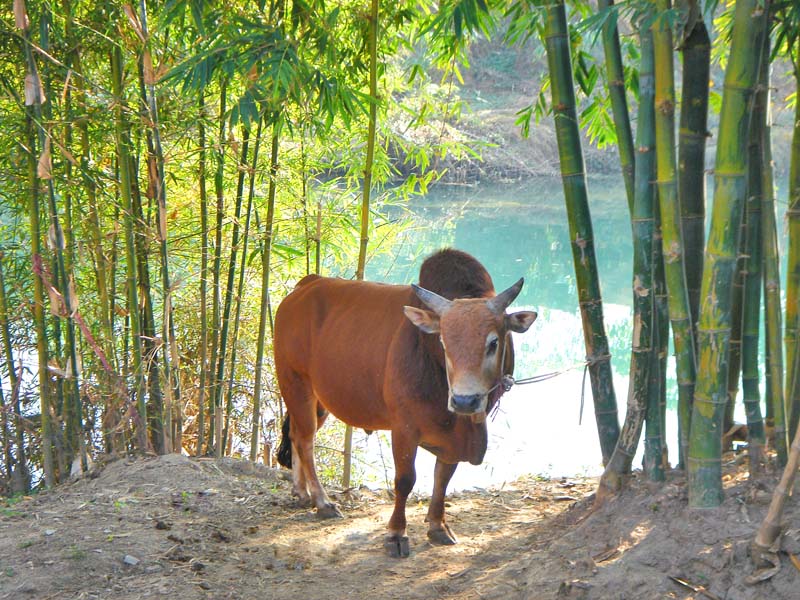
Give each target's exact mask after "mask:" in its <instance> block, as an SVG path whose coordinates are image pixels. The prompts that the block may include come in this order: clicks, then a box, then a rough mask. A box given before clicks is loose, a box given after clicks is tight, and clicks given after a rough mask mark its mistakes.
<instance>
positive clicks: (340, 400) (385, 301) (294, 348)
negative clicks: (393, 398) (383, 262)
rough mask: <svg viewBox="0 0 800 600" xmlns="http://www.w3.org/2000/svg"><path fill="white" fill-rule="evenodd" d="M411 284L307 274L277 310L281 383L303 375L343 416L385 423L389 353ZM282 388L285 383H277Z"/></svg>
mask: <svg viewBox="0 0 800 600" xmlns="http://www.w3.org/2000/svg"><path fill="white" fill-rule="evenodd" d="M412 302H413V292H412V291H411V288H410V286H396V285H386V284H379V283H370V282H360V281H347V280H343V279H332V278H327V277H319V276H309V277H306V278H304V279H303V280H301V281H300V283H298V285H297V287H296V288H295V289H294V291H292V293H290V294H289V295H288V296H287V297H286V298H285V299H284V300H283V302H282V303H281V305H280V306H279V307H278V311H277V313H276V315H275V341H274V350H275V365H276V369H277V371H278V377H279V380H280V379H281V378H287V377H301V378H303V379H304V381H305V382H306V383H307V384H308V385H309V386H310V388H311V390H312V391H313V393H314V395H315V396H316V397H317V399H318V400H319V401H320V402H321V403H322V404H323V405H324V406H325V408H327V409H328V410H329V411H331V412H332V413H333V414H334V415H336V416H337V417H339V418H340V419H341V420H343V421H345V422H347V423H350V424H351V425H354V426H356V427H363V428H366V429H386V428H388V427H389V423H388V420H387V419H388V417H387V410H386V406H385V404H384V399H383V382H384V376H385V372H386V357H387V353H388V350H389V348H390V346H391V343H392V339H393V338H394V337H395V336H396V334H397V331H398V328H400V327H407V326H408V324H407V321H406V319H405V316H404V315H403V306H404V305H406V304H410V303H412ZM282 385H283V384H282Z"/></svg>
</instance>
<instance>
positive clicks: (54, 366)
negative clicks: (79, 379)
mask: <svg viewBox="0 0 800 600" xmlns="http://www.w3.org/2000/svg"><path fill="white" fill-rule="evenodd" d="M47 370H48V371H50V372H51V373H52V374H53V375H55V376H56V377H60V378H62V379H65V378H66V377H67V372H66V371H64V369H62V368H61V366H60V365H59V364H58V363H57V362H56V361H55V359H52V358H51V359H50V362H48V363H47Z"/></svg>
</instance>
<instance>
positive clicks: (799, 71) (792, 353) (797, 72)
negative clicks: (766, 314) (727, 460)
mask: <svg viewBox="0 0 800 600" xmlns="http://www.w3.org/2000/svg"><path fill="white" fill-rule="evenodd" d="M795 60H797V62H795V64H794V76H795V80H796V83H797V87H796V89H797V90H798V91H799V92H800V59H795ZM786 220H787V223H788V229H789V249H788V253H787V255H788V264H787V269H786V331H785V342H784V343H785V346H786V392H785V401H784V402H785V405H784V402H781V405H784V406H785V408H784V410H783V411H782V410H781V409H780V408H779V407H778V404H777V398H773V399H772V400H773V410H774V411H775V449H776V450H778V452H779V456H780V457H781V463H782V464H785V462H786V458H785V457H786V439H785V435H786V432H785V431H779V426H780V425H784V423H779V419H780V418H781V415H779V414H778V413H779V412H784V411H785V415H783V418H784V419H785V421H786V423H787V424H788V427H789V431H794V430H795V429H797V423H798V421H800V351H798V348H799V347H800V342H798V339H799V338H800V102H795V114H794V127H793V133H792V153H791V159H790V161H789V207H788V209H787V210H786ZM764 242H765V244H766V243H767V242H768V240H767V239H766V238H765V239H764ZM767 250H768V251H769V248H768V249H767ZM767 256H771V254H767ZM766 277H768V278H769V275H766ZM768 281H769V282H770V284H774V283H775V281H776V280H775V279H768ZM768 285H769V284H768ZM769 293H770V290H769V289H768V290H767V294H769ZM767 298H768V299H769V296H767ZM767 323H768V324H769V321H767ZM767 339H769V338H767ZM774 375H776V374H774V373H773V376H774ZM775 381H779V380H778V379H777V378H775V377H773V383H774V382H775ZM776 396H777V394H776ZM793 428H794V429H793ZM779 438H780V439H779Z"/></svg>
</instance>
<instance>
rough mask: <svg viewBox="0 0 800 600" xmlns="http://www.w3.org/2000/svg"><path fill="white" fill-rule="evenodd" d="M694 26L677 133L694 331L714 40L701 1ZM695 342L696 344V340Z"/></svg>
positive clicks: (687, 43) (687, 42)
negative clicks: (712, 43) (707, 25)
mask: <svg viewBox="0 0 800 600" xmlns="http://www.w3.org/2000/svg"><path fill="white" fill-rule="evenodd" d="M687 4H688V8H687V11H688V13H689V17H688V18H689V22H688V23H687V26H686V31H687V34H688V35H686V36H685V37H684V39H683V40H682V43H681V45H680V51H681V54H682V55H683V71H682V73H683V84H682V86H681V117H680V128H679V132H678V198H679V199H680V207H681V223H682V233H683V247H684V253H685V256H686V261H685V267H686V287H687V290H688V293H689V309H690V313H691V315H692V324H693V328H694V329H695V330H696V327H697V318H698V315H699V312H700V283H701V281H702V278H703V258H702V257H703V246H704V243H705V201H706V185H705V163H706V139H707V138H708V131H707V129H708V94H709V85H708V82H709V81H710V79H711V76H710V69H711V66H710V65H711V41H710V39H709V37H708V30H707V29H706V25H705V23H704V22H703V16H702V13H701V11H700V7H699V2H698V1H697V0H689V1H688V2H687ZM695 341H696V340H695Z"/></svg>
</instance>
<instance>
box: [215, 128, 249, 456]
mask: <svg viewBox="0 0 800 600" xmlns="http://www.w3.org/2000/svg"><path fill="white" fill-rule="evenodd" d="M249 146H250V131H249V130H248V129H245V133H244V141H243V143H242V156H241V158H240V160H239V164H240V165H246V164H247V153H248V150H249ZM243 198H244V171H243V170H239V176H238V180H237V185H236V202H235V208H234V216H233V231H232V233H231V255H230V260H229V261H228V278H227V283H226V286H225V300H224V302H223V309H222V320H221V327H220V334H219V350H218V355H217V365H216V374H215V376H214V394H215V398H214V406H215V407H216V409H215V410H216V411H217V413H216V414H215V416H216V422H217V444H216V446H215V447H214V448H215V452H216V456H217V458H220V457H221V456H222V454H223V449H224V445H225V436H224V431H223V414H222V413H223V410H222V404H223V403H222V399H223V392H224V389H225V388H224V382H225V359H226V358H227V348H228V337H229V335H228V329H229V327H230V318H231V307H232V305H233V295H234V282H235V277H236V256H237V254H238V252H239V223H240V221H241V216H242V200H243Z"/></svg>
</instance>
